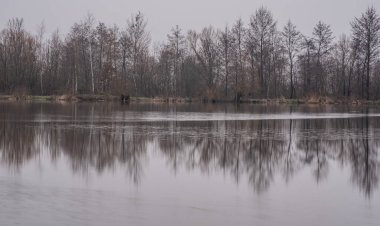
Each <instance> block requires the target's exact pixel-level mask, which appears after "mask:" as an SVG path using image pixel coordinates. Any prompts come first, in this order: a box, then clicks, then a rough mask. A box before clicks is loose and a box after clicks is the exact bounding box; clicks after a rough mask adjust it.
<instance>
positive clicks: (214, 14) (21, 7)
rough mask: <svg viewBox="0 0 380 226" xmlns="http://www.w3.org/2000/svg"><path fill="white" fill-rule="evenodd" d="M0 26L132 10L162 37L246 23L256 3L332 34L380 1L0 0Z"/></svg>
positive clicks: (110, 16)
mask: <svg viewBox="0 0 380 226" xmlns="http://www.w3.org/2000/svg"><path fill="white" fill-rule="evenodd" d="M0 3H1V4H0V28H4V27H5V26H6V24H7V21H8V20H9V19H10V18H13V17H22V18H24V20H25V26H26V28H27V29H28V30H29V31H31V32H35V31H36V28H37V26H38V24H41V22H42V21H44V23H45V25H46V28H47V31H48V32H49V33H50V32H52V31H53V30H55V29H56V28H59V30H60V31H61V33H66V32H67V31H68V30H69V28H70V26H71V25H72V24H73V23H74V22H78V21H80V20H82V19H83V18H84V17H85V16H86V15H87V13H92V14H93V15H94V16H95V18H96V19H97V20H99V21H103V22H105V23H106V24H109V25H112V24H117V25H118V26H119V27H123V26H125V24H126V20H127V19H128V18H130V16H131V14H132V13H136V12H137V11H141V12H142V13H143V14H144V15H145V16H146V18H147V20H148V29H149V31H150V33H151V35H152V39H153V41H163V40H165V39H166V34H167V33H168V32H169V31H170V29H171V27H173V26H175V25H179V26H180V27H181V28H182V29H183V30H188V29H196V30H200V29H201V28H202V27H204V26H208V25H213V26H215V27H217V28H221V27H224V26H225V25H226V24H227V25H231V24H233V23H234V21H235V20H236V19H237V18H238V17H242V19H243V20H244V22H245V23H247V22H248V21H249V17H250V16H251V15H252V14H253V13H254V12H255V10H256V9H257V8H259V7H260V6H265V7H267V8H268V9H270V10H271V11H272V13H273V15H274V18H275V19H276V20H277V21H278V25H279V26H280V27H281V29H282V27H283V25H284V24H285V22H286V21H287V20H288V19H291V20H292V21H293V22H294V23H295V24H296V25H297V27H298V29H299V30H301V31H302V33H304V34H311V32H312V29H313V26H314V25H315V24H316V23H317V22H318V21H319V20H321V21H323V22H325V23H328V24H330V25H331V27H332V29H333V31H334V34H335V36H339V35H340V34H341V33H344V32H346V33H348V32H350V24H349V23H350V21H351V20H352V19H353V18H354V17H358V16H360V14H361V13H362V12H363V11H364V10H365V9H366V8H367V7H368V6H372V5H373V6H374V7H375V8H376V9H377V11H378V13H380V0H313V1H311V0H266V1H263V0H261V1H259V0H228V1H227V0H0Z"/></svg>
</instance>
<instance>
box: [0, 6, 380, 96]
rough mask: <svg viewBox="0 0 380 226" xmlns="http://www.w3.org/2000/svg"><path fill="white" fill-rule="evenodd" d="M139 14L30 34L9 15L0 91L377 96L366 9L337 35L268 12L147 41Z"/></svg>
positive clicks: (376, 61)
mask: <svg viewBox="0 0 380 226" xmlns="http://www.w3.org/2000/svg"><path fill="white" fill-rule="evenodd" d="M147 23H148V21H147V19H146V17H145V16H144V15H143V14H142V13H141V12H138V13H136V14H135V15H131V16H130V18H129V19H128V20H127V23H126V26H125V27H118V26H116V25H111V26H109V25H106V24H105V23H103V22H98V21H97V20H96V19H95V18H94V16H92V15H90V14H89V15H87V16H86V17H84V19H83V20H82V21H80V22H78V23H75V24H74V25H72V27H71V28H70V31H69V32H68V33H67V34H64V35H63V34H61V33H60V32H59V31H58V30H56V31H55V32H53V33H52V34H46V31H45V30H46V29H45V26H44V25H43V24H41V25H40V26H39V28H38V29H37V31H36V32H35V33H31V32H29V31H27V30H26V29H25V27H24V20H23V19H21V18H12V19H10V20H9V22H8V25H7V27H6V28H4V29H2V30H1V31H0V93H1V94H11V95H16V94H20V95H42V96H43V95H62V94H70V95H78V94H111V95H120V94H128V95H131V96H136V97H137V96H138V97H201V98H207V99H223V100H231V101H232V100H239V99H240V98H242V97H244V98H257V99H275V98H286V99H295V98H308V97H312V96H317V97H320V96H325V97H331V98H347V99H353V98H355V99H363V100H379V99H380V89H379V87H380V58H379V47H380V18H379V15H378V13H377V12H376V9H375V8H374V7H369V8H368V9H367V10H366V11H365V12H363V13H362V14H361V15H358V17H355V18H353V19H352V21H347V23H350V25H351V31H350V33H349V34H340V35H335V34H334V33H333V31H332V29H331V27H330V25H329V24H326V23H324V22H322V21H320V22H318V23H317V24H316V25H315V27H314V28H313V32H312V34H310V35H305V34H302V33H301V32H300V31H299V30H298V29H297V26H296V25H295V24H294V23H293V22H292V21H290V20H289V21H288V22H287V23H286V25H285V26H284V27H279V26H278V25H277V21H276V19H275V18H274V16H273V15H272V13H271V11H270V10H269V9H267V8H265V7H261V8H259V9H257V10H256V11H255V12H254V13H253V14H252V15H251V16H250V19H249V21H243V20H242V19H237V20H236V21H234V22H233V23H232V25H231V26H225V27H224V28H221V29H217V28H214V27H212V26H207V27H204V28H203V29H202V30H200V31H195V30H189V31H183V30H182V29H181V28H180V27H179V26H174V27H173V28H172V30H171V31H170V32H169V34H168V35H167V40H166V41H163V42H161V43H160V44H153V43H154V42H153V41H152V39H151V36H150V33H149V31H148V30H147V28H146V26H147Z"/></svg>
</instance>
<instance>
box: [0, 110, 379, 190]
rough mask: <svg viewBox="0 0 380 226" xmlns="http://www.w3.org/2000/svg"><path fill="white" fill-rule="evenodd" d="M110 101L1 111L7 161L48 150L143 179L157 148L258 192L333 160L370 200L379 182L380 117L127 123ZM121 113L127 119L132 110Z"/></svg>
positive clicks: (82, 165)
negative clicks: (347, 171) (116, 116)
mask: <svg viewBox="0 0 380 226" xmlns="http://www.w3.org/2000/svg"><path fill="white" fill-rule="evenodd" d="M107 106H108V105H105V106H103V105H84V106H81V105H78V106H77V105H66V106H65V105H53V106H50V105H48V106H44V105H41V106H39V107H38V106H37V107H36V106H34V105H26V106H24V105H9V106H7V107H3V108H1V116H2V119H3V120H2V121H1V122H0V128H1V129H0V134H1V135H0V154H1V163H2V164H6V165H7V166H8V167H10V168H12V169H15V170H17V169H19V168H21V167H22V166H23V165H24V164H25V163H26V162H28V161H31V160H33V159H35V158H38V156H39V155H40V154H42V152H47V153H48V154H49V156H50V158H51V161H56V160H57V159H59V158H61V157H62V156H64V157H66V158H68V159H69V163H70V164H71V167H72V170H73V172H76V173H84V174H86V173H87V172H88V171H89V170H96V172H98V173H99V174H100V173H102V172H103V171H105V170H112V169H113V168H114V167H125V170H126V172H127V174H128V176H129V177H130V179H131V181H133V182H134V183H136V184H138V183H140V182H141V180H142V179H143V175H144V173H143V172H144V167H145V166H146V165H147V164H148V163H149V162H148V161H147V159H148V154H149V152H155V153H158V154H159V155H160V156H161V157H163V158H165V159H166V163H167V165H168V167H169V168H170V170H172V171H173V173H177V171H178V170H179V169H181V168H182V169H186V170H188V171H193V170H199V171H200V172H202V173H205V174H208V173H212V172H220V173H223V174H224V175H225V176H228V177H233V178H234V180H235V182H236V183H240V181H241V180H247V181H248V182H249V184H250V185H251V186H252V188H253V190H254V191H256V192H258V193H260V192H264V191H266V190H267V189H269V188H270V186H271V183H272V182H273V181H274V178H275V176H276V175H281V176H282V177H283V179H284V180H285V181H286V182H287V183H291V180H292V178H293V177H294V175H296V174H297V172H299V171H300V170H302V169H304V168H307V167H308V168H310V169H311V174H312V175H313V177H314V179H315V182H316V183H320V182H321V181H323V180H326V179H327V176H328V173H329V165H330V164H331V163H336V164H339V165H340V166H341V167H348V168H349V169H350V171H351V181H352V183H353V184H354V185H355V186H357V187H358V188H359V189H360V191H362V192H363V194H365V195H366V196H367V197H370V196H371V194H372V193H373V192H374V190H375V189H376V188H377V186H378V180H379V178H378V175H379V163H380V161H379V159H378V155H377V152H378V149H379V141H380V119H378V118H376V117H363V118H345V119H307V120H306V119H288V120H257V121H168V122H165V121H163V122H160V121H152V122H139V121H129V122H125V121H120V120H119V121H118V120H113V117H112V116H113V115H114V112H115V109H113V108H112V107H109V108H108V107H107ZM140 110H141V109H140ZM159 110H160V109H159ZM161 110H162V109H161ZM164 110H167V109H164ZM367 111H368V110H367ZM12 112H19V113H20V114H13V113H12ZM118 112H119V113H120V112H121V113H120V114H122V115H121V117H122V118H123V117H124V116H123V114H127V113H126V112H125V111H118ZM27 113H29V114H27ZM119 113H118V114H119ZM141 114H144V113H143V112H142V113H141ZM29 115H32V116H33V117H31V116H29ZM53 116H54V120H50V119H51V118H50V117H53Z"/></svg>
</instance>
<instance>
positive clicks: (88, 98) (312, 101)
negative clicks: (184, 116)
mask: <svg viewBox="0 0 380 226" xmlns="http://www.w3.org/2000/svg"><path fill="white" fill-rule="evenodd" d="M0 101H33V102H103V101H108V102H110V101H115V102H116V101H120V96H113V95H93V94H82V95H52V96H32V95H25V96H15V95H0ZM129 102H131V103H152V104H154V103H234V102H233V101H231V100H223V99H212V100H207V99H204V98H182V97H130V99H129ZM240 103H242V104H265V105H281V104H285V105H298V104H307V105H332V104H336V105H339V104H345V105H380V100H370V101H367V100H361V99H354V98H330V97H309V98H302V99H286V98H278V99H254V98H242V99H241V101H240Z"/></svg>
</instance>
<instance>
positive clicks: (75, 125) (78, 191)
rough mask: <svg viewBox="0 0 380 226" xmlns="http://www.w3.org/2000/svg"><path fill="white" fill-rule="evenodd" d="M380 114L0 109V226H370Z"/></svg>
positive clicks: (95, 106)
mask: <svg viewBox="0 0 380 226" xmlns="http://www.w3.org/2000/svg"><path fill="white" fill-rule="evenodd" d="M379 151H380V108H378V107H360V106H351V107H350V106H318V105H316V106H260V105H240V106H235V105H222V104H216V105H203V104H181V105H167V104H156V105H151V104H130V105H122V104H119V103H23V102H3V103H0V199H1V205H0V224H1V225H33V226H34V225H35V226H41V225H49V226H50V225H165V226H167V225H189V226H195V225H292V226H294V225H345V226H346V225H379V224H380V215H379V213H380V194H379V188H378V186H379V173H380V158H379V153H378V152H379Z"/></svg>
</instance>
